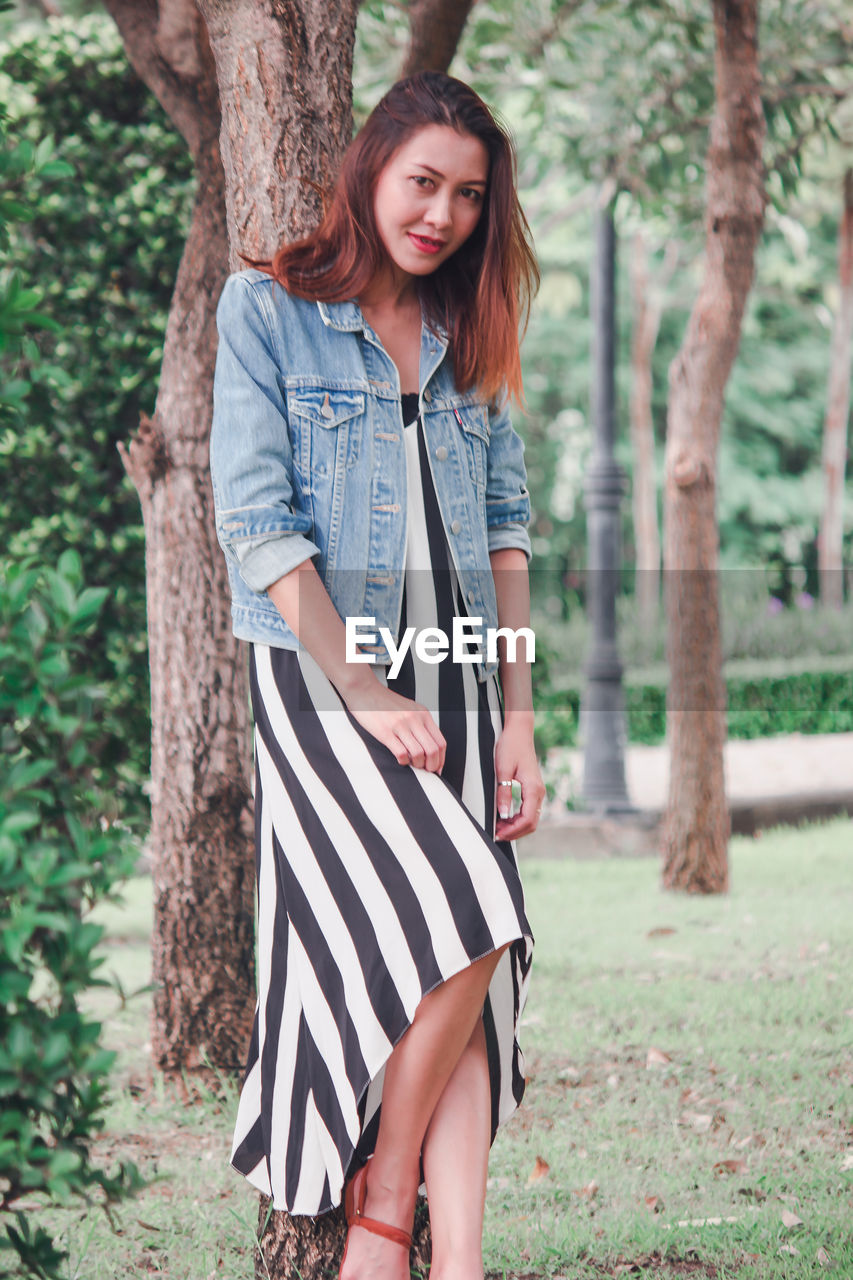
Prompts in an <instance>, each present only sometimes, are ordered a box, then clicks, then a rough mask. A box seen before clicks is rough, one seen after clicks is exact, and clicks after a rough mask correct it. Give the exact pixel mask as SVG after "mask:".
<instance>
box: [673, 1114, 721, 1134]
mask: <svg viewBox="0 0 853 1280" xmlns="http://www.w3.org/2000/svg"><path fill="white" fill-rule="evenodd" d="M713 1119H714V1117H713V1116H711V1115H709V1114H708V1112H707V1111H682V1113H681V1116H680V1120H681V1123H682V1124H688V1125H690V1128H691V1129H694V1130H695V1131H696V1133H707V1132H708V1130H709V1129H710V1127H711V1122H712V1120H713Z"/></svg>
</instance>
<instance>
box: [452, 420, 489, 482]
mask: <svg viewBox="0 0 853 1280" xmlns="http://www.w3.org/2000/svg"><path fill="white" fill-rule="evenodd" d="M454 417H455V418H456V421H457V422H458V424H459V425H460V426H461V428H462V433H461V434H462V437H463V439H464V442H465V453H466V456H467V459H468V471H469V473H470V476H471V480H472V481H473V483H474V484H475V485H476V486H477V488H478V489H485V487H486V461H487V456H488V449H489V436H490V431H489V422H488V417H487V413H486V407H485V405H476V404H474V405H462V406H461V407H460V408H459V409H455V410H454Z"/></svg>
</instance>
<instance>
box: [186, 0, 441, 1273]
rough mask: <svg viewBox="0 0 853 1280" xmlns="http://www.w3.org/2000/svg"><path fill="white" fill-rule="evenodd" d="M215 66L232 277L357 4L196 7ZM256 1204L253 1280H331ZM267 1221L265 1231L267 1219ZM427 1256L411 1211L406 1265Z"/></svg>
mask: <svg viewBox="0 0 853 1280" xmlns="http://www.w3.org/2000/svg"><path fill="white" fill-rule="evenodd" d="M199 9H200V10H201V12H202V13H203V15H204V17H205V20H206V22H207V26H208V31H209V33H210V41H211V46H212V48H213V53H214V57H215V60H216V73H217V77H218V81H219V88H220V99H221V104H222V135H221V146H222V158H223V164H224V170H225V177H226V185H225V203H226V208H227V221H228V229H229V238H230V252H231V266H232V269H235V270H236V269H239V267H241V266H242V265H243V263H242V260H241V259H240V258H239V256H238V250H242V251H243V252H244V253H247V254H249V255H250V256H252V257H261V256H267V255H270V254H272V253H273V252H274V251H275V249H276V248H277V247H278V246H279V244H280V243H281V242H282V241H284V240H289V239H293V238H295V237H297V236H300V235H303V234H304V233H305V232H306V231H308V230H309V229H310V228H311V227H312V226H314V225H316V223H317V221H318V220H319V217H320V214H321V210H322V202H321V193H322V191H323V189H324V188H329V187H330V186H331V184H332V182H333V181H334V177H335V174H336V172H337V168H338V165H339V163H340V160H341V157H342V155H343V152H344V149H345V147H346V146H347V144H348V142H349V141H350V138H351V136H352V53H353V45H354V41H355V23H356V16H357V10H358V0H335V2H334V3H329V2H328V0H298V2H297V0H287V2H286V3H285V2H282V0H267V2H266V3H258V0H199ZM269 1208H270V1200H269V1198H268V1197H267V1196H264V1195H261V1196H260V1197H259V1206H258V1249H257V1250H256V1252H255V1275H256V1276H257V1277H259V1280H279V1278H280V1280H285V1277H287V1280H290V1277H291V1276H294V1275H300V1276H302V1277H303V1280H309V1277H311V1278H314V1277H321V1276H327V1275H329V1276H332V1275H336V1274H337V1269H338V1267H339V1265H340V1260H341V1255H342V1252H343V1246H344V1240H345V1236H346V1229H345V1222H344V1215H343V1211H342V1209H336V1210H334V1211H333V1212H332V1213H329V1214H324V1215H322V1216H320V1217H318V1218H316V1219H314V1218H310V1217H304V1216H301V1217H297V1218H292V1217H291V1216H290V1215H289V1214H287V1213H286V1212H284V1211H277V1212H272V1213H270V1212H269ZM268 1215H269V1221H267V1217H268ZM429 1256H430V1236H429V1222H428V1215H427V1213H426V1210H425V1207H424V1206H423V1205H421V1206H420V1207H419V1212H418V1216H417V1220H416V1229H415V1234H414V1247H413V1251H412V1262H413V1264H415V1265H418V1266H421V1267H424V1266H426V1265H427V1264H428V1261H429Z"/></svg>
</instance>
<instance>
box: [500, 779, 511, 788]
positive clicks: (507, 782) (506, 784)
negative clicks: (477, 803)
mask: <svg viewBox="0 0 853 1280" xmlns="http://www.w3.org/2000/svg"><path fill="white" fill-rule="evenodd" d="M512 783H513V779H512V778H502V779H501V781H500V782H499V783H498V786H499V787H511V786H512Z"/></svg>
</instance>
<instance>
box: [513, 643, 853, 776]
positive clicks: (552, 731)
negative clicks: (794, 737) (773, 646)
mask: <svg viewBox="0 0 853 1280" xmlns="http://www.w3.org/2000/svg"><path fill="white" fill-rule="evenodd" d="M537 657H538V651H537ZM724 675H725V681H726V689H727V694H728V734H729V737H730V738H762V737H765V736H769V735H775V734H782V733H850V732H853V658H851V657H848V658H837V659H832V658H824V659H822V660H820V659H814V660H812V661H811V662H809V663H808V665H807V666H804V665H803V664H802V663H801V662H776V663H767V664H762V665H758V664H756V663H754V662H745V663H729V664H728V665H727V666H726V668H725V671H724ZM536 686H537V687H536V692H535V694H534V701H535V705H536V747H537V752H538V754H539V755H540V757H544V755H545V754H546V753H547V751H548V750H549V749H550V748H551V747H557V746H560V747H571V746H575V745H576V743H577V729H578V724H579V717H580V704H581V689H582V686H581V684H580V682H576V683H569V682H568V681H565V682H561V683H560V684H559V685H558V686H557V687H554V686H553V685H551V684H548V683H546V682H545V681H543V678H542V676H541V675H540V676H538V677H537V680H536ZM666 695H667V674H666V672H665V671H663V670H661V669H656V670H653V671H651V672H649V673H648V674H647V675H645V676H644V675H643V674H642V673H641V672H629V673H628V674H627V675H626V677H625V680H624V696H625V720H626V726H627V733H628V740H629V741H630V742H645V743H650V744H654V743H659V742H663V741H664V739H665V738H666Z"/></svg>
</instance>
